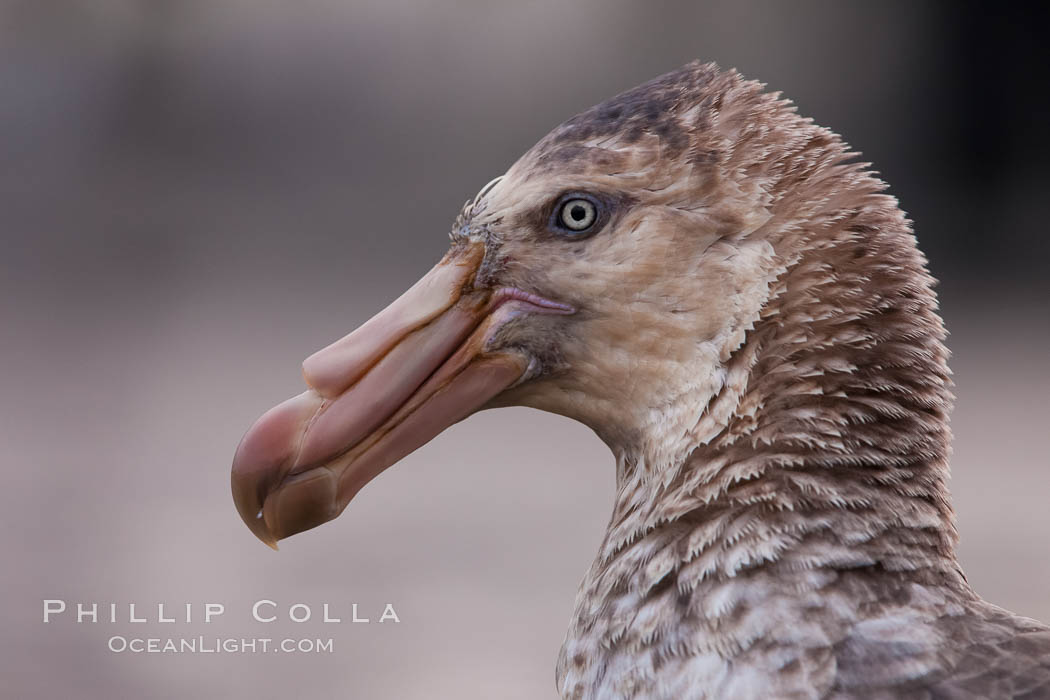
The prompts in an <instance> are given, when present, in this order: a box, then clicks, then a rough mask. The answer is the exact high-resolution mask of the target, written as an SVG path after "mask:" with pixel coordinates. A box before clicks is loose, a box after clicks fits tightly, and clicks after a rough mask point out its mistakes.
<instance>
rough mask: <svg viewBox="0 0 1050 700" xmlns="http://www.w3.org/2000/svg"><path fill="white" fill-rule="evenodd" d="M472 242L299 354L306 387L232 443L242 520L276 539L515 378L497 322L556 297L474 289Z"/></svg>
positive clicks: (551, 307) (558, 307)
mask: <svg viewBox="0 0 1050 700" xmlns="http://www.w3.org/2000/svg"><path fill="white" fill-rule="evenodd" d="M483 254H484V250H483V248H482V247H481V246H480V245H475V246H468V247H463V248H459V249H454V250H453V251H452V252H450V253H449V255H447V256H446V257H445V259H443V260H442V261H441V262H440V263H439V264H438V265H437V266H436V267H434V269H433V270H431V271H430V272H429V273H428V274H427V275H426V276H424V277H423V278H422V279H421V280H420V281H419V282H418V283H417V284H416V285H414V286H413V287H412V288H411V289H409V290H408V291H407V292H406V293H405V294H404V295H402V296H401V297H400V298H399V299H397V300H396V301H395V302H394V303H392V304H391V305H390V306H389V307H387V308H386V309H385V310H383V311H381V312H380V313H379V314H377V315H376V316H375V317H373V318H372V319H371V320H369V321H368V322H366V323H365V324H364V325H363V326H361V327H360V328H358V329H357V330H356V331H354V332H353V333H350V334H349V335H348V336H346V337H344V338H342V339H341V340H338V341H336V342H335V343H333V344H331V345H330V346H328V347H327V348H324V349H323V350H321V351H319V352H317V353H315V354H314V355H312V356H310V357H309V358H307V360H306V361H305V362H304V363H303V375H304V378H305V379H306V382H307V384H308V385H309V387H310V389H309V390H308V391H306V392H304V393H302V394H300V395H298V396H296V397H293V398H291V399H289V400H287V401H285V402H284V403H281V404H279V405H278V406H276V407H274V408H272V409H271V410H269V411H267V412H266V413H265V414H264V415H263V416H262V417H261V418H259V420H257V421H256V422H255V424H254V425H253V426H252V427H251V428H250V429H249V430H248V432H247V433H246V434H245V436H244V438H243V439H242V440H241V443H240V445H239V446H238V448H237V452H236V455H235V456H234V461H233V470H232V475H231V482H232V488H233V497H234V502H235V504H236V506H237V510H238V512H239V513H240V515H241V518H242V519H243V520H244V522H245V524H246V525H247V526H248V527H249V529H250V530H251V531H252V532H253V533H254V534H255V535H256V536H257V537H258V538H259V539H260V540H262V541H263V542H265V543H266V544H268V545H270V546H271V547H274V548H275V549H276V543H277V541H278V540H281V539H284V538H286V537H289V536H291V535H294V534H296V533H299V532H302V531H304V530H308V529H311V528H313V527H316V526H318V525H320V524H322V523H325V522H327V521H329V520H332V519H334V518H336V517H337V516H338V515H339V514H340V513H342V511H343V510H344V509H345V508H346V506H347V504H348V503H349V502H350V500H351V499H352V498H353V497H354V496H355V495H356V494H357V493H358V491H360V490H361V489H362V488H363V487H364V486H365V484H367V483H368V482H369V481H371V480H372V479H373V478H375V477H376V476H377V475H379V474H380V473H381V472H382V471H383V470H385V469H386V468H387V467H389V466H391V465H392V464H394V463H395V462H397V461H399V460H400V459H401V458H403V457H405V456H406V455H408V454H409V453H411V452H412V451H414V450H416V449H417V448H419V447H420V446H422V445H424V444H425V443H427V442H429V441H430V440H431V439H433V438H434V437H435V436H437V435H438V434H439V433H441V432H442V431H443V430H444V429H445V428H447V427H448V426H450V425H452V424H453V423H456V422H458V421H460V420H462V419H464V418H466V417H467V416H469V415H471V414H472V413H474V412H476V411H478V410H480V409H482V408H484V407H486V406H487V405H488V404H489V403H490V402H491V401H492V400H493V399H494V398H495V397H497V396H498V395H499V394H501V393H502V392H503V391H504V390H505V389H507V388H508V387H510V386H513V385H515V384H517V383H518V382H519V381H521V380H523V378H527V376H528V370H529V366H530V360H529V358H528V357H527V356H526V355H524V354H522V353H521V352H520V351H516V350H513V349H509V348H505V349H500V348H498V347H497V345H498V340H499V339H498V338H497V337H496V335H497V333H498V331H499V330H500V329H501V328H502V327H503V326H504V325H505V324H507V323H508V322H509V321H511V320H512V319H515V318H518V317H521V316H522V315H525V314H531V313H554V314H568V313H572V312H573V310H572V309H571V308H570V307H568V306H566V305H563V304H559V303H557V302H553V301H550V300H547V299H544V298H542V297H539V296H536V295H534V294H530V293H527V292H523V291H521V290H517V289H510V288H502V289H496V290H476V289H474V288H473V287H472V285H473V280H474V275H475V272H476V270H477V268H478V266H479V264H480V262H481V259H482V257H483Z"/></svg>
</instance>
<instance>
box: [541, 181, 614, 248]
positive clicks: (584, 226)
mask: <svg viewBox="0 0 1050 700" xmlns="http://www.w3.org/2000/svg"><path fill="white" fill-rule="evenodd" d="M606 218H607V217H606V216H605V209H604V208H603V207H602V203H601V202H600V201H599V200H598V199H596V198H594V197H592V196H590V195H587V194H582V193H579V192H571V193H568V194H565V195H562V197H561V198H560V199H559V200H558V201H557V204H556V205H555V206H554V210H553V211H552V212H551V218H550V227H551V229H552V230H553V231H554V232H555V233H557V234H559V235H561V236H563V237H566V238H583V237H585V236H589V235H591V234H593V233H595V232H597V230H598V229H600V228H601V227H602V225H603V224H604V223H605V219H606Z"/></svg>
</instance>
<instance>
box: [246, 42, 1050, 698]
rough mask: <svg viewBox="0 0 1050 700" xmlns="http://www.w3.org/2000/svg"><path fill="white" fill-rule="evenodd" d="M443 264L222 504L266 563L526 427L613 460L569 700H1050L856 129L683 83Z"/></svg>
mask: <svg viewBox="0 0 1050 700" xmlns="http://www.w3.org/2000/svg"><path fill="white" fill-rule="evenodd" d="M450 239H451V244H450V248H449V251H448V253H447V255H445V257H444V258H442V260H441V261H440V262H439V263H438V264H437V265H436V266H435V267H434V268H433V269H432V270H431V271H430V272H429V273H427V274H426V275H425V276H424V277H423V278H422V279H421V280H420V281H419V282H418V283H417V284H416V285H414V286H413V287H412V288H410V289H409V290H408V291H407V292H406V293H405V294H404V295H403V296H401V297H400V298H398V299H397V300H396V301H394V302H393V303H392V304H391V305H390V306H389V307H387V308H386V309H385V310H384V311H382V312H380V313H379V314H378V315H376V316H375V317H374V318H372V319H371V320H369V321H368V322H366V323H365V324H364V325H363V326H361V327H360V328H358V329H357V330H356V331H354V332H352V333H350V334H349V335H348V336H346V337H344V338H342V339H340V340H337V341H336V342H334V343H332V344H331V345H329V346H328V347H326V348H324V349H322V350H320V351H318V352H317V353H315V354H314V355H311V356H310V357H309V358H307V359H306V361H305V362H304V363H303V375H304V378H305V381H306V384H307V390H306V391H304V393H302V394H300V395H299V396H296V397H294V398H292V399H289V400H288V401H286V402H284V403H282V404H280V405H278V406H277V407H275V408H273V409H271V410H270V411H268V412H267V413H265V414H264V415H263V416H262V417H261V418H260V419H259V420H258V421H257V422H256V423H255V424H254V425H253V426H252V427H251V428H250V429H249V431H248V432H247V433H246V434H245V436H244V438H243V439H242V441H241V443H240V445H239V446H238V448H237V451H236V454H235V457H234V463H233V468H232V476H231V482H232V489H233V495H234V501H235V503H236V506H237V509H238V511H239V513H240V515H241V517H242V519H243V520H244V522H245V523H246V524H247V525H248V527H249V528H250V529H251V531H252V532H253V533H254V534H255V535H257V536H258V537H259V538H260V539H261V540H262V541H264V542H265V543H267V544H269V545H271V546H274V547H275V546H276V542H277V541H278V540H280V539H283V538H286V537H289V536H291V535H294V534H296V533H299V532H302V531H305V530H308V529H310V528H313V527H315V526H317V525H320V524H322V523H324V522H327V521H329V520H332V519H333V518H335V517H336V516H338V515H339V514H340V513H341V512H342V511H343V509H344V508H345V507H346V506H347V504H348V503H349V502H350V500H351V499H352V498H354V496H355V495H356V494H357V493H358V492H359V491H360V490H361V488H362V487H363V486H364V485H365V484H366V483H368V482H369V481H370V480H371V479H373V478H374V477H376V476H377V475H378V474H380V473H381V472H382V471H383V470H384V469H386V468H387V467H389V466H390V465H392V464H394V463H395V462H397V461H398V460H400V459H401V458H402V457H404V456H405V455H407V454H408V453H410V452H412V451H413V450H415V449H417V448H419V447H420V446H422V445H423V444H425V443H426V442H427V441H428V440H430V439H431V438H433V437H434V436H436V435H437V434H439V433H440V432H441V431H442V430H443V429H444V428H446V427H448V426H449V425H451V424H453V423H455V422H458V421H460V420H463V419H465V418H467V417H468V416H470V415H471V414H473V413H475V412H477V411H479V410H482V409H489V408H498V407H501V406H529V407H533V408H537V409H541V410H545V411H549V412H553V413H556V414H560V415H563V416H566V417H569V418H572V419H574V420H577V421H579V422H582V423H583V424H585V425H586V426H588V427H590V428H591V429H592V430H593V431H594V432H595V433H596V434H597V436H598V437H599V438H600V439H601V440H602V441H603V442H604V443H605V444H606V445H607V446H608V447H609V448H610V450H611V452H612V454H613V455H614V457H615V465H616V496H615V502H614V505H613V509H612V516H611V518H610V521H609V525H608V528H607V531H606V532H605V534H604V538H603V541H602V543H601V545H600V548H599V551H598V553H597V555H596V557H595V559H594V561H593V563H592V564H591V566H590V568H589V570H588V571H587V573H586V575H585V577H584V579H583V582H582V584H581V586H580V589H579V592H578V594H577V597H576V601H575V608H574V613H573V615H572V619H571V622H570V625H569V628H568V631H567V633H566V636H565V640H564V643H563V645H562V648H561V651H560V654H559V657H558V661H557V667H556V683H557V689H558V692H559V694H560V695H561V697H563V698H574V699H579V700H587V699H597V698H669V699H670V698H674V699H679V700H680V699H690V698H787V697H790V698H861V697H863V698H974V699H976V698H1009V697H1013V698H1050V627H1048V626H1047V625H1045V624H1042V623H1040V622H1037V621H1035V620H1032V619H1029V618H1025V617H1021V616H1018V615H1016V614H1013V613H1011V612H1009V611H1007V610H1004V609H1002V608H999V607H996V606H995V605H993V604H991V603H989V602H986V601H985V600H983V599H982V598H981V597H980V596H979V595H978V594H977V593H976V592H974V590H973V589H972V588H971V586H970V585H969V583H968V582H967V579H966V577H965V575H964V573H963V571H962V569H961V567H960V565H959V562H958V560H957V558H956V544H957V541H958V535H957V530H956V525H955V515H954V512H953V508H952V503H951V496H950V493H949V490H948V487H947V479H948V476H949V453H950V442H951V432H950V428H949V413H950V411H951V407H952V403H953V400H954V397H953V395H952V381H951V374H950V371H949V367H948V357H949V352H948V349H947V347H946V344H945V339H946V331H945V327H944V324H943V322H942V319H941V318H940V316H939V314H938V302H937V297H936V294H935V291H934V286H935V281H934V279H933V278H932V277H931V275H930V274H929V272H928V270H927V262H926V259H925V257H924V256H923V254H922V253H921V252H920V250H919V248H918V246H917V243H916V237H915V235H914V233H913V229H912V223H911V221H909V220H908V219H907V218H906V216H905V214H904V213H903V211H902V210H901V208H900V206H899V204H898V202H897V200H896V199H895V197H893V196H891V195H890V194H889V193H888V192H887V185H886V184H885V183H884V182H883V181H882V180H881V179H879V177H877V175H876V174H875V173H873V171H872V170H871V164H869V163H866V162H862V161H860V160H858V154H856V153H854V152H853V151H851V150H850V148H849V146H848V145H847V144H846V143H845V142H844V141H843V140H842V138H840V137H839V136H838V135H837V134H835V133H833V132H832V131H830V130H828V129H826V128H824V127H821V126H819V125H817V124H815V123H814V122H813V121H812V120H811V119H809V118H805V117H803V116H801V115H800V114H799V113H798V111H797V108H796V107H795V106H794V104H793V103H791V102H790V101H788V100H787V99H784V98H782V97H781V95H780V93H774V92H769V91H767V90H766V87H765V85H764V84H762V83H759V82H756V81H753V80H749V79H746V78H744V77H743V76H742V75H741V74H740V73H739V72H737V71H736V70H735V69H730V70H724V69H722V68H720V67H719V66H718V65H716V64H714V63H702V62H699V61H694V62H692V63H689V64H687V65H685V66H683V67H681V68H679V69H677V70H674V71H672V72H670V73H667V74H665V75H663V76H660V77H658V78H655V79H653V80H651V81H649V82H647V83H644V84H642V85H640V86H638V87H635V88H633V89H630V90H628V91H626V92H624V93H622V94H620V95H618V96H616V97H613V98H611V99H609V100H607V101H605V102H603V103H601V104H598V105H597V106H594V107H592V108H590V109H587V110H586V111H584V112H582V113H580V114H578V115H576V116H574V117H572V118H571V119H569V120H568V121H566V122H564V123H563V124H561V125H560V126H558V127H556V128H555V129H553V130H552V131H551V132H550V133H549V134H547V135H546V136H545V137H543V138H542V139H541V140H540V141H539V142H538V143H537V144H536V145H535V146H533V147H532V148H531V149H530V150H528V151H527V152H526V153H525V154H524V155H523V156H522V157H521V158H520V159H519V160H518V161H516V162H515V163H514V164H513V165H512V166H511V167H510V168H509V170H507V171H506V172H505V173H504V174H503V175H502V176H500V177H498V178H496V179H495V180H493V181H492V182H491V183H489V184H488V185H486V186H485V187H484V188H483V189H482V190H481V191H480V192H479V193H478V194H477V196H476V197H474V198H473V199H472V200H470V201H468V202H467V204H466V205H464V207H463V208H462V211H461V212H460V214H459V216H458V217H457V218H456V220H455V222H454V224H453V227H452V231H451V234H450Z"/></svg>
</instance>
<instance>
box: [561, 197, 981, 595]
mask: <svg viewBox="0 0 1050 700" xmlns="http://www.w3.org/2000/svg"><path fill="white" fill-rule="evenodd" d="M885 200H887V202H888V204H886V206H885V207H883V209H882V210H878V211H876V212H875V213H874V214H873V213H872V211H871V210H862V211H859V212H854V216H852V217H850V218H847V219H845V223H844V224H842V225H841V226H840V228H839V229H838V230H837V232H833V233H832V234H828V235H826V236H825V237H823V238H822V239H820V240H818V241H813V242H811V243H809V244H807V245H800V246H799V247H798V248H797V249H796V254H795V255H794V257H793V261H792V262H791V264H789V265H787V266H786V267H785V270H784V272H783V273H782V274H781V275H780V277H779V278H778V279H777V280H776V282H775V283H774V284H772V285H771V291H770V296H769V298H768V299H767V301H766V303H765V305H764V307H763V309H762V310H761V313H760V314H759V317H758V319H757V320H756V322H755V323H754V326H753V328H752V330H751V331H749V333H748V335H747V338H746V340H745V341H744V342H743V343H742V344H741V345H740V347H739V348H737V349H736V351H735V352H733V353H732V355H731V357H730V358H729V360H728V361H727V362H726V363H725V366H724V367H723V368H721V370H722V371H723V373H724V376H725V380H724V382H723V387H722V389H721V390H720V391H719V392H718V393H717V394H716V395H715V396H714V397H713V398H711V399H710V401H708V402H707V404H706V405H705V406H702V407H697V406H682V407H680V408H681V411H682V412H683V413H685V414H688V415H693V416H695V415H699V416H700V419H699V421H698V422H697V424H696V427H695V428H694V429H693V430H692V431H691V433H690V434H691V435H692V436H693V441H692V444H691V447H690V449H688V450H686V451H685V452H684V453H683V452H681V451H679V452H678V454H677V455H671V456H669V455H667V454H662V453H661V452H660V451H659V449H658V448H657V449H654V447H653V446H654V445H660V444H662V443H664V442H666V440H662V439H661V438H662V436H660V435H650V436H646V438H645V439H643V440H641V441H639V442H637V443H635V444H632V445H621V446H614V451H615V452H616V454H617V460H618V468H617V481H618V484H617V487H618V489H617V494H618V495H617V501H616V505H615V508H614V512H613V516H612V520H611V522H610V524H609V529H608V531H607V534H606V537H605V541H604V543H603V545H602V549H601V551H600V553H599V556H598V558H597V560H596V561H595V564H594V567H593V568H592V571H591V573H590V575H589V576H588V581H585V588H586V587H587V586H588V584H589V585H590V586H591V590H590V594H591V595H592V596H593V597H594V598H596V599H601V598H602V597H605V596H615V595H618V594H616V593H614V591H616V590H619V591H620V592H621V593H622V592H623V591H631V592H632V595H636V596H641V597H643V598H644V597H646V596H649V595H656V594H659V592H660V591H662V590H673V591H677V595H679V596H684V597H687V598H688V597H690V595H692V596H693V597H696V596H697V595H701V594H702V593H703V592H704V591H707V592H708V593H710V592H711V591H712V590H714V589H717V588H718V587H719V586H721V585H723V584H725V583H727V582H734V581H742V580H749V579H754V577H756V576H761V577H765V578H767V579H770V580H777V579H780V580H783V581H785V582H787V581H788V579H791V580H792V581H794V582H795V583H796V584H797V585H800V586H804V583H803V582H801V581H796V579H799V578H800V577H801V578H806V577H812V576H816V577H818V578H819V577H820V576H821V575H824V574H827V575H832V576H837V575H838V574H840V573H841V572H845V571H854V572H855V571H866V572H869V573H872V574H874V573H878V574H879V575H883V574H884V575H886V576H888V577H890V578H892V579H893V580H896V581H915V582H921V583H928V584H936V585H944V586H948V587H949V588H953V589H957V590H960V591H961V590H963V589H966V586H965V580H964V579H963V578H962V574H961V572H960V571H959V569H958V565H957V563H956V561H955V554H954V547H955V542H956V539H957V535H956V530H955V526H954V515H953V511H952V507H951V502H950V496H949V494H948V490H947V487H946V480H947V477H948V456H949V451H950V447H949V440H950V432H949V429H948V413H949V411H950V408H951V400H952V396H951V393H950V386H951V382H950V379H949V370H948V368H947V356H948V353H947V350H946V348H945V347H944V344H943V338H944V335H945V332H944V328H943V324H942V322H941V319H940V318H939V316H938V315H937V313H936V299H935V296H934V294H933V292H932V290H931V287H932V284H933V281H932V279H931V278H930V277H929V276H928V274H927V273H926V271H925V268H924V260H923V258H922V256H921V254H920V253H919V252H918V250H917V249H916V247H915V244H914V237H913V236H912V234H911V232H910V230H909V229H908V226H907V223H906V222H905V221H904V220H903V216H902V215H901V214H900V213H899V211H898V210H897V209H896V205H895V202H894V201H893V200H891V199H890V198H888V197H887V198H885ZM967 590H968V589H967ZM581 595H583V591H581Z"/></svg>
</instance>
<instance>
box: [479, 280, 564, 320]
mask: <svg viewBox="0 0 1050 700" xmlns="http://www.w3.org/2000/svg"><path fill="white" fill-rule="evenodd" d="M509 301H523V302H525V303H527V304H531V305H532V306H535V307H537V308H539V309H543V310H544V311H546V312H547V313H555V314H574V313H576V309H574V308H573V307H571V306H569V305H568V304H562V303H560V302H557V301H551V300H550V299H544V298H543V297H541V296H539V295H538V294H533V293H531V292H526V291H524V290H522V289H518V288H517V287H501V288H499V289H497V290H496V293H495V294H493V295H492V301H491V302H489V313H492V312H493V311H495V310H496V309H498V308H499V307H501V306H503V305H504V304H505V303H507V302H509Z"/></svg>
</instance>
